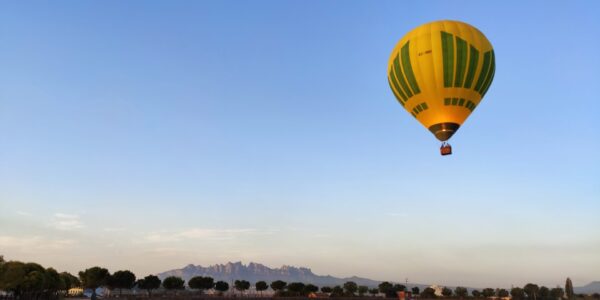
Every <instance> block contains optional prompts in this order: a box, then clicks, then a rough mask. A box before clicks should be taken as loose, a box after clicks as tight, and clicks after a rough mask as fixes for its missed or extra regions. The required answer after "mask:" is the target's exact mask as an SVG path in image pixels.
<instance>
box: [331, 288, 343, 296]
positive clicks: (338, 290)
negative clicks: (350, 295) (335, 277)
mask: <svg viewBox="0 0 600 300" xmlns="http://www.w3.org/2000/svg"><path fill="white" fill-rule="evenodd" d="M342 296H344V289H343V288H342V287H341V286H339V285H336V286H334V287H333V289H331V295H330V297H342Z"/></svg>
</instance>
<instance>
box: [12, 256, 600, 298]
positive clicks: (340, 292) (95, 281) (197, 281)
mask: <svg viewBox="0 0 600 300" xmlns="http://www.w3.org/2000/svg"><path fill="white" fill-rule="evenodd" d="M78 274H79V277H76V276H73V275H72V274H70V273H68V272H62V273H58V272H57V271H56V270H55V269H53V268H44V267H42V266H41V265H39V264H36V263H23V262H19V261H5V260H4V257H3V256H1V255H0V299H11V300H12V299H15V300H17V299H18V300H29V299H50V300H58V299H59V298H61V297H64V296H66V295H67V291H68V290H69V289H71V288H74V287H77V288H83V289H88V290H89V291H90V293H95V291H96V289H97V288H99V287H104V288H107V289H108V290H110V291H113V290H118V295H120V296H122V295H123V291H129V292H128V296H127V297H128V299H132V298H131V297H134V298H135V297H137V296H132V295H131V290H132V289H136V288H137V289H139V290H144V291H146V294H147V297H149V298H152V296H153V291H156V290H159V289H160V288H161V286H162V288H163V289H164V291H161V292H160V293H161V296H163V297H164V293H165V291H166V293H168V294H173V295H175V296H172V297H177V296H176V295H177V294H178V292H179V293H180V294H181V295H182V297H184V298H185V297H189V296H190V295H193V293H196V295H198V294H205V293H206V292H208V291H210V290H213V292H212V293H211V294H208V293H206V296H202V297H209V296H210V295H212V296H215V295H216V296H223V294H224V293H225V292H227V291H229V290H230V287H229V284H228V283H227V282H225V281H217V282H215V281H214V279H213V278H212V277H203V276H196V277H193V278H191V279H190V280H189V282H188V287H189V289H188V290H187V291H185V289H186V286H185V281H184V280H183V279H182V278H181V277H177V276H170V277H167V278H165V279H164V280H163V281H161V280H160V278H158V277H157V276H155V275H148V276H146V277H144V278H142V279H139V280H137V281H136V276H135V274H134V273H133V272H131V271H129V270H120V271H116V272H115V273H113V274H110V272H109V271H108V269H105V268H102V267H99V266H94V267H90V268H87V269H85V270H83V271H80V272H79V273H78ZM161 284H162V285H161ZM250 286H251V284H250V282H248V281H246V280H236V281H235V282H234V288H235V290H236V291H237V292H239V293H240V294H242V295H244V297H245V298H248V297H254V298H258V297H257V296H256V295H257V294H252V293H251V294H249V295H248V294H247V293H246V292H247V291H248V290H249V289H250ZM269 287H270V288H271V289H272V290H273V291H274V296H275V297H307V296H309V295H311V294H312V293H317V292H318V291H319V287H318V286H316V285H314V284H310V283H303V282H292V283H289V284H288V283H286V282H285V281H282V280H275V281H273V282H271V283H270V284H268V283H267V282H265V281H258V282H256V283H255V284H254V288H255V290H256V292H257V293H259V294H260V296H261V297H262V295H263V292H264V291H267V290H268V289H269ZM437 289H438V290H437V291H436V289H434V288H432V287H427V288H425V289H423V291H420V289H419V287H416V286H414V287H412V288H411V291H412V297H413V298H414V297H420V298H421V299H435V298H439V297H443V298H460V299H464V298H469V293H468V290H467V288H465V287H461V286H457V287H456V288H454V290H452V289H450V288H448V287H442V288H441V289H439V288H437ZM80 291H81V290H80ZM194 291H197V292H199V293H197V292H194ZM320 291H321V293H320V294H318V295H317V294H314V295H313V296H315V297H332V298H350V297H357V296H358V297H368V296H369V295H370V297H377V296H380V295H381V294H383V296H385V297H387V298H397V297H398V293H399V292H403V291H406V286H404V285H402V284H392V283H390V282H387V281H386V282H381V283H380V284H379V285H378V287H376V288H369V287H368V286H365V285H361V286H359V285H358V284H357V283H356V282H353V281H348V282H345V283H344V284H343V285H336V286H334V287H329V286H323V287H321V288H320ZM565 291H567V292H565ZM440 294H441V295H440ZM2 295H4V296H2ZM111 295H113V293H109V294H105V295H104V296H105V297H106V296H109V297H110V296H111ZM115 295H116V294H115ZM186 295H187V296H186ZM253 295H254V296H253ZM471 295H472V297H473V298H480V297H485V298H492V299H494V298H493V297H498V298H508V297H509V296H510V297H512V299H513V300H558V299H567V300H569V299H570V300H573V299H576V298H579V299H582V298H587V299H590V300H600V294H599V293H594V294H593V295H587V296H586V295H583V294H575V293H574V292H573V285H572V283H571V280H570V279H569V278H567V281H566V283H565V290H563V289H562V288H560V287H556V288H548V287H545V286H538V285H537V284H534V283H527V284H526V285H525V286H523V287H522V288H521V287H513V288H512V289H511V290H510V291H508V290H506V289H503V288H496V289H494V288H485V289H483V290H482V291H481V292H480V291H479V290H472V291H471ZM140 296H141V295H140ZM380 297H381V296H380ZM184 298H178V299H184Z"/></svg>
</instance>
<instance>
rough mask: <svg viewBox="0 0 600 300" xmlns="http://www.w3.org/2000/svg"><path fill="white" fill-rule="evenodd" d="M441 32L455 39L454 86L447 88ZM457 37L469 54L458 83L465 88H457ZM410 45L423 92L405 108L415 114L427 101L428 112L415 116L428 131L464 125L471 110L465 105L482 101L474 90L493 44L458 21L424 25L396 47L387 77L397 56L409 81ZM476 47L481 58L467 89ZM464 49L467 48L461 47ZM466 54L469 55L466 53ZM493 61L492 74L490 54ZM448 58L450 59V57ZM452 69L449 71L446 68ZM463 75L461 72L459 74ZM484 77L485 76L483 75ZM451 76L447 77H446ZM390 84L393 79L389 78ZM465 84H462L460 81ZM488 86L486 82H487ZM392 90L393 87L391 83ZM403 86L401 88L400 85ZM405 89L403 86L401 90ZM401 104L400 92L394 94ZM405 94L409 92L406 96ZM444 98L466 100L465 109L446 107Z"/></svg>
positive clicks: (411, 98)
mask: <svg viewBox="0 0 600 300" xmlns="http://www.w3.org/2000/svg"><path fill="white" fill-rule="evenodd" d="M442 32H445V33H446V34H449V36H450V35H451V38H452V39H451V40H452V48H453V53H452V58H451V59H452V62H447V63H452V72H451V73H452V75H453V76H452V86H450V87H446V86H445V85H444V83H445V81H444V78H445V77H444V76H445V73H444V69H445V67H444V54H443V50H442V49H443V45H442ZM457 38H459V39H462V40H464V41H465V42H466V52H461V53H462V54H461V55H463V57H465V56H464V55H466V63H465V60H463V63H462V66H463V68H462V69H461V70H462V76H461V79H460V80H458V82H459V83H461V84H462V86H458V87H455V86H454V85H455V75H456V74H457V73H456V72H457V71H456V69H457V68H458V64H459V61H458V57H457V56H458V52H457V51H458V50H457V47H458V46H457ZM408 42H410V43H409V48H408V53H409V55H410V65H411V67H412V72H413V73H414V78H415V80H416V83H417V84H418V88H419V89H420V93H415V94H414V95H413V96H412V97H410V98H408V100H407V101H406V105H405V106H404V108H405V109H406V110H407V111H408V112H409V113H413V108H415V107H416V106H417V105H419V104H421V103H423V102H425V103H426V104H427V107H428V109H426V110H423V111H421V112H420V113H418V114H416V116H415V117H416V118H417V120H418V121H419V122H420V123H421V124H422V125H423V126H425V127H426V128H429V127H430V126H431V125H434V124H439V123H446V122H452V123H457V124H459V125H462V124H463V122H464V121H465V119H466V118H467V117H468V116H469V115H470V113H471V110H470V109H469V108H467V107H466V106H465V105H464V104H466V103H467V101H471V102H473V103H474V104H475V105H478V104H479V102H480V101H481V97H482V96H481V94H480V93H479V92H478V91H476V90H475V86H476V83H477V81H478V80H479V77H480V73H481V72H482V69H483V65H484V54H485V53H486V52H489V51H491V50H493V49H492V45H491V44H490V42H489V41H488V40H487V38H486V37H485V36H484V35H483V34H482V33H481V32H480V31H479V30H477V29H476V28H475V27H473V26H471V25H469V24H466V23H463V22H459V21H446V20H445V21H436V22H431V23H427V24H424V25H421V26H419V27H417V28H415V29H413V30H412V31H410V32H409V33H408V34H406V35H405V36H404V37H403V38H402V39H401V40H400V41H399V42H398V44H396V46H395V47H394V49H393V51H392V54H391V56H390V60H389V63H388V77H389V72H390V70H392V67H393V62H394V59H395V58H396V57H400V62H401V65H402V69H403V70H404V72H403V75H404V78H405V79H406V80H408V79H409V78H408V75H407V71H406V70H407V66H406V65H405V64H404V63H403V61H402V53H401V51H402V47H404V46H405V45H406V44H407V43H408ZM471 47H474V48H475V49H476V50H477V51H478V53H479V57H478V59H477V67H476V68H474V69H473V70H474V71H475V72H474V76H473V79H472V83H471V86H470V87H469V88H466V87H464V86H465V81H466V80H465V79H466V77H467V74H468V72H469V67H470V62H471V61H470V59H471V53H470V51H469V50H470V48H471ZM461 49H464V48H461ZM465 53H466V54H465ZM488 55H489V56H490V57H491V58H490V63H489V68H488V70H489V72H492V68H493V67H492V65H494V64H495V63H494V62H493V55H492V54H488ZM447 57H450V55H448V56H447ZM447 69H448V70H449V68H447ZM459 73H460V71H459ZM484 75H485V74H484ZM446 76H448V75H446ZM487 76H490V77H489V78H490V80H491V79H492V76H493V74H492V75H486V76H484V78H488V77H487ZM388 80H390V82H391V80H392V79H391V78H388ZM461 81H462V82H461ZM446 82H447V81H446ZM484 85H485V82H484ZM390 86H391V87H392V89H395V88H394V85H393V84H390ZM400 87H401V86H400ZM401 88H402V87H401ZM394 94H395V95H396V97H397V99H398V101H401V100H400V98H398V92H397V91H395V92H394ZM405 94H406V93H405ZM445 98H463V99H465V101H464V104H463V106H458V105H445V104H444V99H445Z"/></svg>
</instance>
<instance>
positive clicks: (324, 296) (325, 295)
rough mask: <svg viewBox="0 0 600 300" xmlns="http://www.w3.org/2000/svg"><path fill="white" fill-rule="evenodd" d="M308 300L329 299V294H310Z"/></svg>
mask: <svg viewBox="0 0 600 300" xmlns="http://www.w3.org/2000/svg"><path fill="white" fill-rule="evenodd" d="M308 298H329V294H327V293H318V292H316V293H315V292H311V293H310V294H308Z"/></svg>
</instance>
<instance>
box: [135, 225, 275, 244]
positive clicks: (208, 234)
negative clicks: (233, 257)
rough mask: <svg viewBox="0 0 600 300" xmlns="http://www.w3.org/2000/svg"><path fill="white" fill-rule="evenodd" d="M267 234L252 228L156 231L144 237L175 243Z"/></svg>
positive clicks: (150, 240) (153, 240)
mask: <svg viewBox="0 0 600 300" xmlns="http://www.w3.org/2000/svg"><path fill="white" fill-rule="evenodd" d="M257 234H267V232H263V231H259V230H256V229H253V228H233V229H214V228H189V229H184V230H180V231H158V232H152V233H149V234H147V235H146V236H145V238H144V240H145V241H147V242H176V241H183V240H203V239H204V240H230V239H235V238H237V237H240V236H243V235H257Z"/></svg>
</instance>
